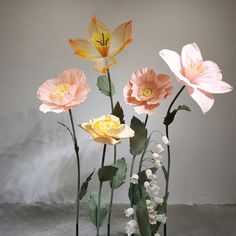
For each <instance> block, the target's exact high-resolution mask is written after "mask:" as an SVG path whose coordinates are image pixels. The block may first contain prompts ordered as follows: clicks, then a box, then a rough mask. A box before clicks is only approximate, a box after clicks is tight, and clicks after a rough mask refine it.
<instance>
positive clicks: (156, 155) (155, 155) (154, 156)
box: [152, 152, 160, 159]
mask: <svg viewBox="0 0 236 236" xmlns="http://www.w3.org/2000/svg"><path fill="white" fill-rule="evenodd" d="M152 156H153V158H154V159H156V158H158V159H159V158H160V155H159V154H158V153H156V152H154V153H153V154H152Z"/></svg>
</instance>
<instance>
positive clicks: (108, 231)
mask: <svg viewBox="0 0 236 236" xmlns="http://www.w3.org/2000/svg"><path fill="white" fill-rule="evenodd" d="M107 77H108V82H109V91H110V93H109V97H110V103H111V112H113V110H114V103H113V97H112V87H111V74H110V70H109V69H107ZM116 156H117V148H116V145H114V160H113V163H114V164H115V162H116ZM113 181H114V180H113ZM113 181H112V186H111V196H110V205H109V212H108V221H107V235H108V236H110V234H111V212H112V205H113V195H114V182H113Z"/></svg>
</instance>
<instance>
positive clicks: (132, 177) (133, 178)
mask: <svg viewBox="0 0 236 236" xmlns="http://www.w3.org/2000/svg"><path fill="white" fill-rule="evenodd" d="M138 179H139V176H138V175H137V174H133V175H132V176H131V177H130V182H131V183H132V184H138Z"/></svg>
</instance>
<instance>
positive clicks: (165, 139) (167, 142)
mask: <svg viewBox="0 0 236 236" xmlns="http://www.w3.org/2000/svg"><path fill="white" fill-rule="evenodd" d="M162 142H163V143H164V144H165V145H168V144H170V141H169V139H168V138H167V137H166V136H162Z"/></svg>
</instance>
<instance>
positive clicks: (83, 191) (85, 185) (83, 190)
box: [79, 169, 95, 200]
mask: <svg viewBox="0 0 236 236" xmlns="http://www.w3.org/2000/svg"><path fill="white" fill-rule="evenodd" d="M94 171H95V169H94V170H93V172H92V173H91V174H90V175H89V176H88V177H87V179H86V180H85V181H84V182H83V184H82V185H81V187H80V192H79V199H80V200H81V199H82V198H83V197H84V196H85V194H86V193H87V189H88V183H89V181H90V180H91V179H92V176H93V173H94Z"/></svg>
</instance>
